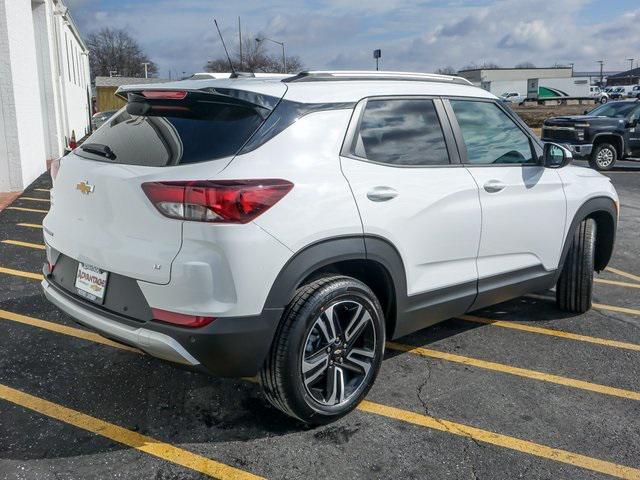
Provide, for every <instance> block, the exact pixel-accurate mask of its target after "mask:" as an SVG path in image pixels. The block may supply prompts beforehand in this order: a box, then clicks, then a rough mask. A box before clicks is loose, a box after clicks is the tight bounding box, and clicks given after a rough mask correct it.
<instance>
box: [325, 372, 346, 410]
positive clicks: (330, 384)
mask: <svg viewBox="0 0 640 480" xmlns="http://www.w3.org/2000/svg"><path fill="white" fill-rule="evenodd" d="M327 395H328V398H327V403H328V404H329V405H335V404H337V403H342V402H344V399H345V391H344V371H343V370H342V368H340V367H333V368H330V369H329V374H328V375H327Z"/></svg>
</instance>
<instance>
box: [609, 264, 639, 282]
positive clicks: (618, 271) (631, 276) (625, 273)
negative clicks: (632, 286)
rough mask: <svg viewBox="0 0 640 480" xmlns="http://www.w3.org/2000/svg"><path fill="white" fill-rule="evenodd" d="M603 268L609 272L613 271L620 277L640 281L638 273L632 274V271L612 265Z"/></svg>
mask: <svg viewBox="0 0 640 480" xmlns="http://www.w3.org/2000/svg"><path fill="white" fill-rule="evenodd" d="M605 270H606V271H608V272H611V273H615V274H616V275H620V276H621V277H626V278H628V279H630V280H635V281H636V282H640V277H639V276H638V275H634V274H633V273H628V272H625V271H623V270H618V269H617V268H613V267H607V268H605Z"/></svg>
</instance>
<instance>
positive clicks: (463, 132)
mask: <svg viewBox="0 0 640 480" xmlns="http://www.w3.org/2000/svg"><path fill="white" fill-rule="evenodd" d="M447 109H448V111H449V112H450V114H451V117H452V123H453V128H454V131H455V132H456V133H457V138H458V143H459V146H460V148H461V151H462V153H461V158H462V161H463V163H464V164H465V165H466V169H467V170H468V171H469V172H470V173H471V175H472V176H473V178H474V180H475V181H476V183H477V185H478V188H479V192H480V203H481V206H482V236H481V240H480V248H479V250H478V276H479V280H478V299H477V300H476V302H475V303H474V307H473V308H480V307H482V306H485V305H488V304H490V303H497V302H499V301H501V300H502V299H507V298H512V297H514V296H518V295H519V294H521V293H525V292H527V291H531V289H532V288H535V285H536V282H539V284H540V285H544V287H545V288H546V286H547V285H546V284H544V281H545V279H548V278H549V277H550V276H551V274H552V273H553V272H554V271H555V270H556V269H557V268H558V263H559V261H560V255H561V251H562V244H563V234H564V230H565V228H564V226H565V221H566V218H565V217H566V201H565V195H564V190H563V186H562V180H561V179H560V176H559V175H558V173H557V171H556V170H554V169H549V168H545V167H543V166H542V165H540V164H539V161H538V156H539V155H538V152H537V151H536V149H535V147H534V144H533V142H532V140H531V138H530V137H529V136H528V134H527V133H525V130H524V128H522V127H521V126H520V125H519V124H518V123H516V122H515V121H514V120H513V119H512V118H511V117H510V116H509V115H508V114H507V113H506V112H505V111H504V110H503V109H502V108H501V107H499V106H498V105H497V104H496V103H495V102H493V101H491V100H489V101H483V100H468V99H451V100H450V108H449V106H447ZM519 290H521V292H520V291H519Z"/></svg>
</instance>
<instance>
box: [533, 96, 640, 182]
mask: <svg viewBox="0 0 640 480" xmlns="http://www.w3.org/2000/svg"><path fill="white" fill-rule="evenodd" d="M639 118H640V102H638V101H628V100H627V101H619V102H609V103H607V104H606V105H601V106H599V107H596V108H595V109H593V110H591V112H589V113H587V112H585V115H580V116H572V117H555V118H549V119H547V120H545V122H544V125H543V127H542V140H543V141H548V142H559V143H562V144H564V145H565V146H566V147H567V148H569V149H570V150H571V151H572V152H573V155H574V157H577V158H582V159H588V160H589V164H590V165H591V167H593V168H595V169H596V170H611V169H612V168H613V166H614V165H615V163H616V161H617V160H623V159H630V158H631V157H640V135H639V134H638V130H639V129H638V119H639Z"/></svg>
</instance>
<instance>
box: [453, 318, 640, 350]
mask: <svg viewBox="0 0 640 480" xmlns="http://www.w3.org/2000/svg"><path fill="white" fill-rule="evenodd" d="M458 318H460V319H461V320H466V321H467V322H475V323H482V324H485V325H493V326H494V327H502V328H510V329H512V330H521V331H523V332H530V333H538V334H540V335H549V336H552V337H560V338H566V339H568V340H577V341H579V342H587V343H595V344H596V345H603V346H606V347H615V348H624V349H626V350H636V351H640V345H638V344H637V343H627V342H619V341H617V340H609V339H606V338H598V337H591V336H589V335H580V334H578V333H570V332H563V331H561V330H553V329H550V328H542V327H533V326H531V325H525V324H522V323H516V322H513V321H505V320H495V319H493V318H484V317H476V316H473V315H461V316H460V317H458Z"/></svg>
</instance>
